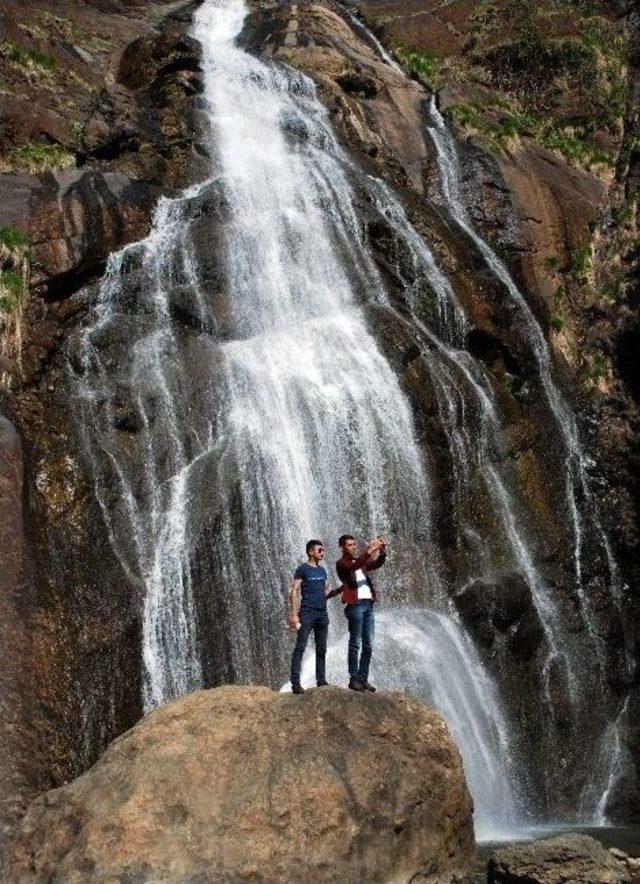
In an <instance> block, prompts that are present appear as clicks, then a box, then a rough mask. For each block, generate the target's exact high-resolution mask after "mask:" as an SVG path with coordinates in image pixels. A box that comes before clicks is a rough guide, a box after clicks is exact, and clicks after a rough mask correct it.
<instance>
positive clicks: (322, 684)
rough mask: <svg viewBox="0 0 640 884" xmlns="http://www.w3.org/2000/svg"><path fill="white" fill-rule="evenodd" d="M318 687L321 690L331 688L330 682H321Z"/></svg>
mask: <svg viewBox="0 0 640 884" xmlns="http://www.w3.org/2000/svg"><path fill="white" fill-rule="evenodd" d="M318 687H319V688H328V687H329V682H328V681H319V682H318Z"/></svg>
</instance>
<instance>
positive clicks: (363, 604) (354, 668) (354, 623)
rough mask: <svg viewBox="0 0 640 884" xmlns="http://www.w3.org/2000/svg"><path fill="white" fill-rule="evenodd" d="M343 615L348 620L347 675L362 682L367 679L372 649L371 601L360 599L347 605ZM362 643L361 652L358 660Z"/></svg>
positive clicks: (372, 620) (372, 621)
mask: <svg viewBox="0 0 640 884" xmlns="http://www.w3.org/2000/svg"><path fill="white" fill-rule="evenodd" d="M344 613H345V616H346V617H347V619H348V621H349V676H350V677H351V678H355V679H356V681H360V682H362V684H364V683H365V682H367V681H368V680H369V663H370V662H371V652H372V651H373V628H374V624H375V620H374V616H373V602H372V601H371V600H370V599H360V601H359V602H358V603H357V604H355V605H347V607H346V608H345V611H344ZM360 643H362V654H360V660H359V661H358V655H359V652H360Z"/></svg>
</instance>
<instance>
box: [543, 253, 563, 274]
mask: <svg viewBox="0 0 640 884" xmlns="http://www.w3.org/2000/svg"><path fill="white" fill-rule="evenodd" d="M544 266H545V267H546V268H547V270H557V269H558V267H559V266H560V258H558V256H557V255H547V257H546V258H545V259H544Z"/></svg>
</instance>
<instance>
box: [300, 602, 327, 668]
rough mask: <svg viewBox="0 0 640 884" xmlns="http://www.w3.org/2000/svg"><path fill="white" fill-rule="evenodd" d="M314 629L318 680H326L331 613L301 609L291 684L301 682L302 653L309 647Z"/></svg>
mask: <svg viewBox="0 0 640 884" xmlns="http://www.w3.org/2000/svg"><path fill="white" fill-rule="evenodd" d="M312 629H313V638H314V641H315V643H316V681H317V682H322V681H326V675H325V668H324V661H325V657H326V655H327V634H328V632H329V615H328V614H327V612H326V611H300V629H299V630H298V638H297V639H296V646H295V648H294V649H293V654H292V655H291V684H292V685H293V684H300V667H301V666H302V655H303V654H304V649H305V648H306V647H307V642H308V640H309V635H310V633H311V630H312Z"/></svg>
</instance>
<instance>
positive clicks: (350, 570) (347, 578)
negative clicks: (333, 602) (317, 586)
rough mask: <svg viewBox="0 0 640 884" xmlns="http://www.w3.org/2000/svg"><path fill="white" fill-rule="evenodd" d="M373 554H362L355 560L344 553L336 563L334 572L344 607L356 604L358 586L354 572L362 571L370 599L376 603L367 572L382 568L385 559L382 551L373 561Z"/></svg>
mask: <svg viewBox="0 0 640 884" xmlns="http://www.w3.org/2000/svg"><path fill="white" fill-rule="evenodd" d="M373 555H374V553H368V552H363V553H362V555H361V556H358V558H357V559H352V558H351V556H349V555H347V553H345V554H344V555H343V556H342V558H341V559H338V561H337V562H336V571H337V572H338V577H339V579H340V581H341V583H342V601H343V602H344V604H345V605H355V604H357V602H358V585H357V582H356V571H358V570H360V569H362V573H363V574H364V576H365V577H366V579H367V584H368V585H369V588H370V590H371V597H372V599H373V601H374V602H375V601H376V598H377V593H376V591H375V589H374V586H373V582H372V580H371V578H370V577H369V571H375V570H376V568H380V567H382V565H384V563H385V559H386V558H387V554H386V552H385V551H384V550H380V555H379V556H378V558H377V559H373Z"/></svg>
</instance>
